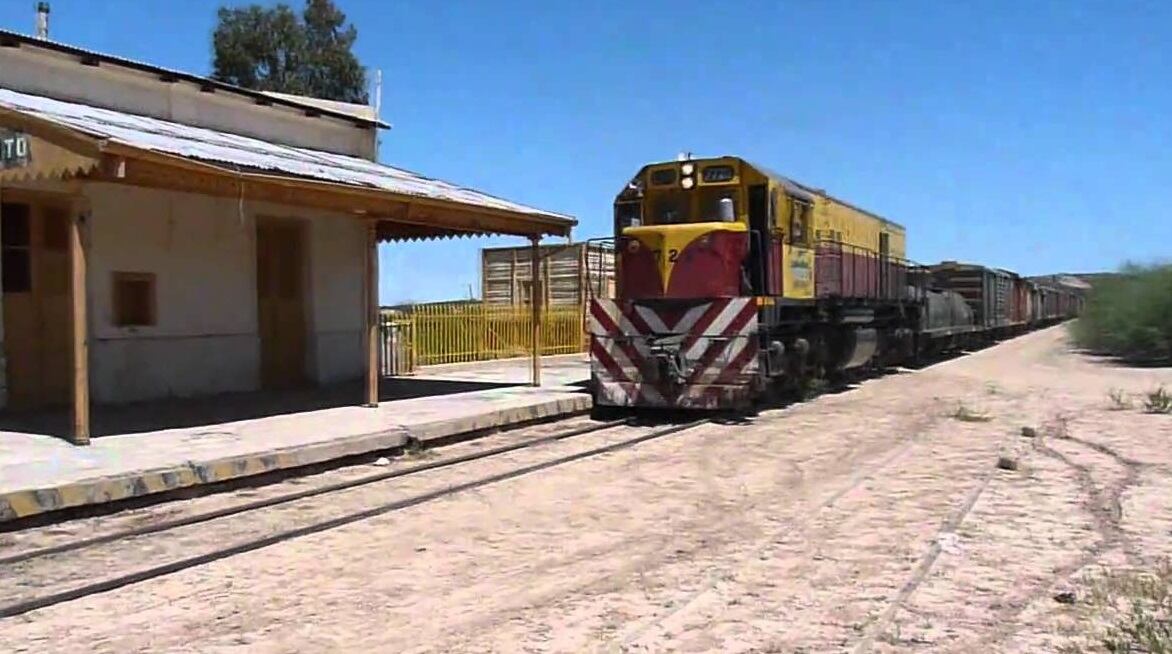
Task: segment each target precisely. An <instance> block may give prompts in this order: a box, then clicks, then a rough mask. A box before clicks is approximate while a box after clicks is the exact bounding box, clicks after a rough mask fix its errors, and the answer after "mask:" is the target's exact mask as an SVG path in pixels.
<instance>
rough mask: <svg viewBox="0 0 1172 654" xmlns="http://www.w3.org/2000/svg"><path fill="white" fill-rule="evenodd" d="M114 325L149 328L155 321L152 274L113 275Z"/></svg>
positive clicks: (128, 273) (117, 273)
mask: <svg viewBox="0 0 1172 654" xmlns="http://www.w3.org/2000/svg"><path fill="white" fill-rule="evenodd" d="M113 281H114V285H113V288H114V324H115V325H116V326H118V327H150V326H152V325H154V324H155V323H156V321H157V315H156V311H155V307H156V304H155V276H154V274H152V273H136V272H116V273H114V280H113Z"/></svg>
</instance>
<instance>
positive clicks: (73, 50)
mask: <svg viewBox="0 0 1172 654" xmlns="http://www.w3.org/2000/svg"><path fill="white" fill-rule="evenodd" d="M23 46H31V47H35V48H40V49H42V50H51V51H53V52H59V53H62V54H67V55H70V56H74V57H78V58H85V59H88V60H90V61H94V62H96V63H98V64H101V63H107V64H112V65H115V66H120V67H122V68H128V69H130V70H136V71H138V72H143V73H148V74H151V75H155V76H157V77H158V78H159V80H160V82H164V83H166V82H176V81H183V82H189V83H191V84H195V85H197V86H199V87H200V88H201V89H210V90H215V91H225V92H228V93H234V94H237V95H241V96H244V97H246V98H249V99H250V100H253V101H254V102H256V101H259V102H260V103H263V104H273V105H281V106H283V107H286V108H291V109H296V110H298V111H302V112H305V113H307V114H315V115H319V116H328V117H329V118H333V119H335V120H342V121H346V122H349V123H353V124H355V125H356V126H358V127H373V128H378V129H391V127H392V126H391V124H390V123H387V122H385V121H383V120H380V119H369V118H363V117H361V116H356V115H353V114H348V113H344V112H340V111H333V110H330V109H325V108H321V107H316V106H313V105H309V104H305V103H301V102H296V101H294V100H289V99H286V98H280V97H276V96H273V95H269V94H267V93H264V92H262V91H254V90H252V89H246V88H244V87H242V86H236V85H234V84H229V83H227V82H221V81H220V80H216V79H212V78H210V77H201V76H199V75H195V74H192V73H186V72H183V71H179V70H173V69H170V68H163V67H161V66H155V65H153V64H148V63H143V62H141V61H134V60H132V59H125V58H122V57H116V56H114V55H108V54H104V53H101V52H94V51H91V50H86V49H84V48H79V47H77V46H73V45H69V44H66V43H60V42H58V41H50V40H48V39H38V38H36V37H32V36H28V35H26V34H21V33H19V32H12V31H9V30H4V29H0V47H23Z"/></svg>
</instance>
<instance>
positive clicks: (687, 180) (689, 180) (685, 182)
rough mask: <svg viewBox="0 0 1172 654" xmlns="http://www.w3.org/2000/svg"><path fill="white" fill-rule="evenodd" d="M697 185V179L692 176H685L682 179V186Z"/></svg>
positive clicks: (690, 186)
mask: <svg viewBox="0 0 1172 654" xmlns="http://www.w3.org/2000/svg"><path fill="white" fill-rule="evenodd" d="M695 185H696V180H694V179H692V178H691V177H685V178H683V179H681V180H680V186H682V187H684V188H692V187H693V186H695Z"/></svg>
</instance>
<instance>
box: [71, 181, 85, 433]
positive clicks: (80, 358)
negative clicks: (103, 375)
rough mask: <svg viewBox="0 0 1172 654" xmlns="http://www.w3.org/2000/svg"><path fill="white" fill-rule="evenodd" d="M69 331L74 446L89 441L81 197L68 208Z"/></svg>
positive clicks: (83, 228) (83, 210) (82, 204)
mask: <svg viewBox="0 0 1172 654" xmlns="http://www.w3.org/2000/svg"><path fill="white" fill-rule="evenodd" d="M70 209H71V210H70V220H69V268H70V273H71V274H70V278H71V279H70V285H69V294H70V323H71V325H70V330H71V332H72V338H71V341H72V349H73V434H72V439H71V440H72V442H73V444H74V445H88V444H89V442H90V366H89V359H90V357H89V352H90V348H89V323H88V318H87V317H86V301H87V295H88V294H87V292H86V240H87V239H86V235H85V228H86V222H87V218H88V216H89V206H88V204H87V203H86V201H85V200H84V199H79V200H75V201H74V202H73V206H72V207H71V208H70Z"/></svg>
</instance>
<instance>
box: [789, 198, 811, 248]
mask: <svg viewBox="0 0 1172 654" xmlns="http://www.w3.org/2000/svg"><path fill="white" fill-rule="evenodd" d="M789 233H790V243H792V244H794V245H809V244H810V205H808V204H806V203H804V202H798V201H796V200H795V201H793V202H791V203H790V220H789Z"/></svg>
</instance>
